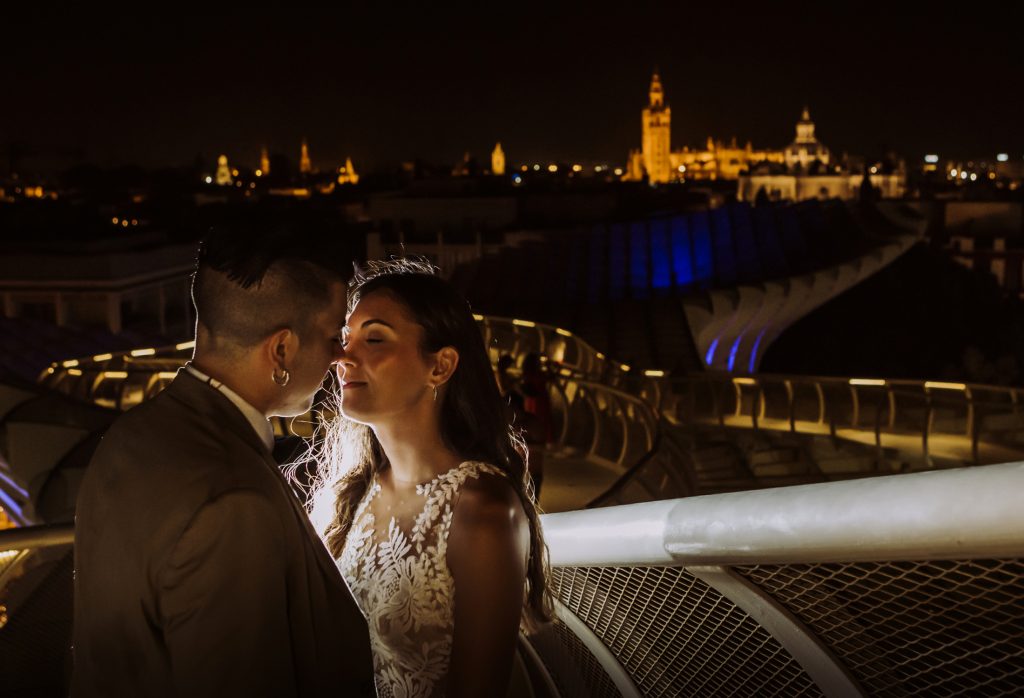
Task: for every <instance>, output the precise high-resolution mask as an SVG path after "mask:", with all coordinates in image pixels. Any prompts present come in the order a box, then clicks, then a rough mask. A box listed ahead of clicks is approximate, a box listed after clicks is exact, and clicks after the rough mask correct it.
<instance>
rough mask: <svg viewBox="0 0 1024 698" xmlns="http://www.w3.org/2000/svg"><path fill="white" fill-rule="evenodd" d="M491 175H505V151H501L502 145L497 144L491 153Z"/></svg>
mask: <svg viewBox="0 0 1024 698" xmlns="http://www.w3.org/2000/svg"><path fill="white" fill-rule="evenodd" d="M491 174H494V175H498V176H501V175H503V174H505V151H504V150H502V149H501V143H498V144H496V145H495V146H494V150H493V151H492V152H491Z"/></svg>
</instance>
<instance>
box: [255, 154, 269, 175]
mask: <svg viewBox="0 0 1024 698" xmlns="http://www.w3.org/2000/svg"><path fill="white" fill-rule="evenodd" d="M258 174H260V175H262V176H264V177H266V176H267V175H268V174H270V155H269V154H268V153H267V148H266V146H264V147H262V148H260V171H259V173H258Z"/></svg>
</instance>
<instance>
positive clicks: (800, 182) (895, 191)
mask: <svg viewBox="0 0 1024 698" xmlns="http://www.w3.org/2000/svg"><path fill="white" fill-rule="evenodd" d="M865 177H867V179H868V181H870V182H871V186H872V187H873V188H874V190H875V191H876V192H877V195H878V196H879V197H880V198H883V199H898V198H901V197H902V196H903V195H904V193H905V192H906V180H907V177H906V172H905V171H904V168H903V165H902V163H883V162H878V163H875V164H871V163H868V162H863V163H862V164H861V165H860V166H859V167H854V166H852V165H851V163H850V162H849V161H844V162H842V163H836V162H835V159H834V158H833V157H832V153H831V152H830V151H829V149H828V148H827V147H825V145H824V144H823V143H821V142H820V141H819V140H818V138H817V136H816V135H815V133H814V122H813V121H811V115H810V112H809V110H808V109H807V107H804V109H803V112H802V113H801V114H800V120H799V121H798V122H797V124H796V138H795V139H794V141H793V142H792V143H790V144H789V145H788V146H786V148H785V149H784V150H783V151H782V163H781V165H780V164H779V163H778V161H777V160H775V159H772V160H767V161H765V162H762V163H760V164H756V165H752V166H751V167H750V169H749V171H748V172H745V173H743V174H741V175H739V177H738V179H739V184H738V188H737V192H736V197H737V198H738V199H739V200H740V201H755V200H756V199H757V198H758V197H759V196H762V197H765V198H767V199H768V200H771V201H806V200H808V199H842V200H844V201H848V200H851V199H856V198H857V197H859V196H860V190H861V187H862V186H863V184H864V179H865Z"/></svg>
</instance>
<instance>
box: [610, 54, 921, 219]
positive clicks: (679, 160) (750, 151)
mask: <svg viewBox="0 0 1024 698" xmlns="http://www.w3.org/2000/svg"><path fill="white" fill-rule="evenodd" d="M641 120H642V131H641V139H642V140H641V148H640V149H639V150H632V151H630V153H629V159H628V161H627V164H626V173H625V176H624V177H623V179H624V180H626V181H641V180H644V179H646V180H647V181H648V182H650V183H652V184H663V183H667V182H681V181H694V180H698V181H700V180H736V181H738V188H739V191H738V197H739V198H740V199H741V200H743V201H753V200H754V198H755V197H757V195H758V193H759V192H761V191H762V190H763V191H764V195H765V196H767V197H768V198H769V199H773V200H794V201H801V200H804V199H817V198H839V199H853V198H856V197H857V196H858V195H859V193H860V187H861V184H862V182H863V179H864V171H863V168H862V169H860V170H859V171H858V170H857V169H855V168H851V167H850V166H849V164H848V163H843V164H837V163H836V162H835V158H834V157H833V156H832V153H831V152H830V151H829V149H828V148H827V147H825V145H824V144H823V143H821V142H820V141H819V140H818V138H817V136H816V135H815V129H814V122H813V121H812V120H811V115H810V110H808V109H807V107H804V109H803V112H802V113H801V114H800V120H799V121H798V122H797V124H796V138H795V139H794V140H793V142H792V143H790V144H789V145H788V146H786V147H785V148H783V149H781V150H772V149H755V148H754V146H753V144H752V143H750V142H749V141H748V142H747V143H746V144H745V145H743V146H740V145H738V144H737V143H736V139H735V138H733V139H732V140H731V141H729V142H728V143H725V142H723V141H721V140H714V139H713V138H711V137H710V136H709V137H708V139H707V141H706V143H705V145H704V147H703V148H695V149H690V148H689V147H683V148H682V149H681V150H672V148H671V127H672V110H671V109H670V108H669V106H668V105H667V104H666V103H665V92H664V89H663V88H662V85H661V77H660V76H659V75H658V73H657V72H655V73H654V75H653V77H652V78H651V87H650V92H649V103H648V105H647V107H645V108H644V110H643V112H642V116H641ZM866 167H867V168H868V170H869V171H868V173H867V174H868V178H869V180H870V181H871V184H872V186H873V187H874V188H875V189H876V190H877V192H878V195H879V196H881V197H882V198H899V197H902V196H903V194H904V192H905V190H906V173H905V172H904V170H903V167H902V165H899V166H886V165H885V164H884V163H877V164H875V165H867V166H866Z"/></svg>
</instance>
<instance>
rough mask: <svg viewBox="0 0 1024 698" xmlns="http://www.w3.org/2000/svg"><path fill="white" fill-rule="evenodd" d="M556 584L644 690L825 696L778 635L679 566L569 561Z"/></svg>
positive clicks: (668, 693)
mask: <svg viewBox="0 0 1024 698" xmlns="http://www.w3.org/2000/svg"><path fill="white" fill-rule="evenodd" d="M552 585H553V587H552V588H553V591H554V592H555V594H556V595H557V596H558V597H559V598H560V599H561V601H562V603H564V604H565V605H566V607H567V608H569V610H571V611H572V612H573V613H575V614H576V615H577V616H579V618H580V619H581V620H583V622H585V623H586V624H587V626H589V627H590V628H591V630H593V631H594V633H595V634H596V635H597V636H598V637H599V638H601V640H602V641H603V642H604V644H605V645H606V646H607V647H608V648H609V650H611V652H612V653H613V654H614V655H615V656H616V657H617V658H618V660H619V662H620V663H621V664H622V665H623V667H625V669H626V671H627V672H628V673H629V675H630V676H631V677H632V679H633V681H634V683H635V684H636V685H637V687H638V688H639V689H640V691H641V692H642V693H643V694H644V695H645V696H680V695H693V696H754V695H757V696H787V697H788V696H818V695H821V693H820V691H819V690H818V689H817V687H816V686H815V685H814V683H813V681H812V680H811V678H810V677H809V676H808V675H807V674H806V673H805V672H804V671H803V669H802V668H801V667H800V665H799V664H797V662H796V661H795V660H794V659H793V658H792V657H791V656H790V654H789V653H788V652H787V651H786V650H785V649H783V647H782V646H781V645H780V644H779V643H778V641H777V640H775V638H773V637H772V636H771V635H769V634H768V632H767V631H765V630H764V629H763V628H762V627H761V626H760V625H758V624H757V623H756V622H755V621H754V620H752V619H751V618H750V617H749V616H748V615H747V614H746V613H745V612H743V611H742V610H741V609H739V608H737V607H736V606H735V605H734V604H733V603H732V602H731V601H729V600H728V599H726V598H724V597H723V596H722V595H721V594H719V593H718V592H716V591H715V590H714V589H712V588H710V587H709V586H708V585H707V584H705V583H704V582H702V581H700V580H699V579H697V578H696V577H694V576H693V575H691V574H689V573H688V572H686V571H685V570H683V569H682V568H678V567H567V568H557V569H555V570H554V574H553V579H552Z"/></svg>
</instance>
